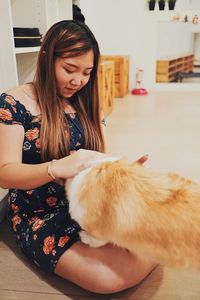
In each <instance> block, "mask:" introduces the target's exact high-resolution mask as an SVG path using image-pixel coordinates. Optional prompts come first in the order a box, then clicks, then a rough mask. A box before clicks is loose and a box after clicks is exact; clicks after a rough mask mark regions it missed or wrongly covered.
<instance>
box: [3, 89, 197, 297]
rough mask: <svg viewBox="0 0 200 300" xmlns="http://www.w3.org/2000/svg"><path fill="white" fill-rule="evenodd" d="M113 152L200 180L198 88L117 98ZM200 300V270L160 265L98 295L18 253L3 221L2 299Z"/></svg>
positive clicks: (110, 133)
mask: <svg viewBox="0 0 200 300" xmlns="http://www.w3.org/2000/svg"><path fill="white" fill-rule="evenodd" d="M107 131H108V146H109V151H110V152H111V153H113V154H117V155H122V156H126V157H128V158H130V159H136V158H137V157H139V156H140V155H142V154H146V153H149V155H150V158H149V165H150V166H151V167H153V168H154V169H156V170H159V171H178V172H180V173H181V174H183V175H185V176H187V177H190V178H192V179H195V180H197V181H200V92H199V93H198V92H195V93H185V92H184V93H180V92H179V93H174V92H165V93H164V92H157V93H150V94H149V95H148V96H132V95H128V96H126V97H125V98H124V99H116V100H115V109H114V112H113V113H112V114H111V115H110V116H109V117H108V119H107ZM37 298H38V299H39V300H67V299H74V300H88V299H105V300H106V299H124V300H125V299H126V300H128V299H129V300H200V273H195V272H186V271H184V272H183V271H179V270H173V269H167V268H162V267H158V268H157V269H155V270H154V271H153V272H152V273H151V274H150V275H149V276H148V278H146V279H145V280H144V281H143V282H142V283H141V284H140V285H138V286H137V287H135V288H132V289H129V290H127V291H125V292H123V293H118V294H115V295H109V296H104V295H103V296H99V295H96V294H92V293H88V292H86V291H84V290H82V289H80V288H78V287H77V286H75V285H73V284H71V283H67V282H65V281H64V280H62V279H60V278H58V277H56V276H52V275H47V274H45V273H44V272H42V271H41V270H38V268H37V267H35V266H32V265H29V264H28V262H27V261H26V260H25V259H24V258H23V257H22V255H21V254H20V253H19V252H18V250H17V247H16V245H15V243H14V241H13V238H12V236H11V235H10V233H9V231H8V229H7V227H6V223H5V222H3V223H2V224H0V300H11V299H12V300H27V299H29V300H33V299H34V300H35V299H37Z"/></svg>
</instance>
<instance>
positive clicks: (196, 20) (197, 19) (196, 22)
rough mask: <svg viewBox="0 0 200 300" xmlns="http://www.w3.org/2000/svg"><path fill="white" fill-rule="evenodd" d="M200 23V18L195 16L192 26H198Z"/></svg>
mask: <svg viewBox="0 0 200 300" xmlns="http://www.w3.org/2000/svg"><path fill="white" fill-rule="evenodd" d="M198 23H199V17H198V16H197V15H194V17H193V18H192V24H198Z"/></svg>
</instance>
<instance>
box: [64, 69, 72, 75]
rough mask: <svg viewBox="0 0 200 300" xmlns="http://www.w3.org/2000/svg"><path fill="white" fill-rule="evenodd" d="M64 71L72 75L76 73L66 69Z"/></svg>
mask: <svg viewBox="0 0 200 300" xmlns="http://www.w3.org/2000/svg"><path fill="white" fill-rule="evenodd" d="M64 70H65V72H67V73H68V74H72V73H73V72H74V71H72V70H69V69H65V68H64Z"/></svg>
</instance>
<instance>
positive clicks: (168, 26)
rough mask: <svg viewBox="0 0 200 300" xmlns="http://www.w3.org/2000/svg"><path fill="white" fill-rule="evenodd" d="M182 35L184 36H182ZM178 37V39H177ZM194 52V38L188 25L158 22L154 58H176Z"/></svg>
mask: <svg viewBox="0 0 200 300" xmlns="http://www.w3.org/2000/svg"><path fill="white" fill-rule="evenodd" d="M183 33H184V34H183ZM177 37H180V38H177ZM193 51H194V36H193V33H192V32H191V27H190V24H189V23H184V22H158V23H157V49H156V56H157V57H158V58H160V57H161V58H162V57H165V56H178V55H181V54H182V53H184V54H185V53H192V52H193Z"/></svg>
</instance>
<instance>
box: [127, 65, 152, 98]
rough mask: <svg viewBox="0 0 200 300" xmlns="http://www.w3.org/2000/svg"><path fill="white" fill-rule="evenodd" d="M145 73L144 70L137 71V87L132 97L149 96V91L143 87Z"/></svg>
mask: <svg viewBox="0 0 200 300" xmlns="http://www.w3.org/2000/svg"><path fill="white" fill-rule="evenodd" d="M143 73H144V71H143V70H142V69H138V70H137V72H136V86H135V88H134V89H133V90H132V91H131V94H132V95H139V96H143V95H147V94H148V92H147V90H146V89H144V88H142V87H141V83H142V78H143Z"/></svg>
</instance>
